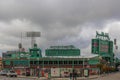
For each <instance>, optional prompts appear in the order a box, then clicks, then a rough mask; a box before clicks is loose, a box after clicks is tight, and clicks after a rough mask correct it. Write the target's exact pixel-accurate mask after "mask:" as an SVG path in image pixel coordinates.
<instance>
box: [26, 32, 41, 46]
mask: <svg viewBox="0 0 120 80" xmlns="http://www.w3.org/2000/svg"><path fill="white" fill-rule="evenodd" d="M26 36H27V37H30V38H31V47H32V48H33V47H34V44H35V43H36V39H35V38H36V37H40V32H34V31H32V32H27V33H26Z"/></svg>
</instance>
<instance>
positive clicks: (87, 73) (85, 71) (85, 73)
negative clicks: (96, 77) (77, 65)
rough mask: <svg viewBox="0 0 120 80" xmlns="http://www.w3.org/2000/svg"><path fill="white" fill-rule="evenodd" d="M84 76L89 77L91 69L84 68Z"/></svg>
mask: <svg viewBox="0 0 120 80" xmlns="http://www.w3.org/2000/svg"><path fill="white" fill-rule="evenodd" d="M84 76H85V77H88V76H89V70H88V69H84Z"/></svg>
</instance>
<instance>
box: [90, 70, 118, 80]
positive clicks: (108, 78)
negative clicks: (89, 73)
mask: <svg viewBox="0 0 120 80" xmlns="http://www.w3.org/2000/svg"><path fill="white" fill-rule="evenodd" d="M90 80H120V72H116V73H110V74H105V75H101V76H100V77H98V78H96V79H90Z"/></svg>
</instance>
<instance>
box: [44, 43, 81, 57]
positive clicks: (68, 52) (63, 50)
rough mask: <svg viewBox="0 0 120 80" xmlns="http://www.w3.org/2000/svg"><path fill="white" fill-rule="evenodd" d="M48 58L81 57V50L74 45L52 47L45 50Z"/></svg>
mask: <svg viewBox="0 0 120 80" xmlns="http://www.w3.org/2000/svg"><path fill="white" fill-rule="evenodd" d="M45 53H46V56H80V49H77V48H75V47H74V46H73V45H69V46H50V49H46V50H45Z"/></svg>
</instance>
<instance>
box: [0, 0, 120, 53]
mask: <svg viewBox="0 0 120 80" xmlns="http://www.w3.org/2000/svg"><path fill="white" fill-rule="evenodd" d="M119 8H120V0H0V50H1V51H7V50H16V49H18V47H17V46H18V43H19V42H20V41H21V33H22V34H23V46H24V47H25V48H26V49H27V48H30V47H31V45H30V44H31V42H30V38H27V37H25V33H26V32H28V31H39V32H41V37H40V38H37V39H36V40H37V43H38V46H39V47H40V48H41V49H42V50H44V49H46V48H49V46H51V45H75V46H76V47H77V48H80V49H81V54H83V55H84V54H85V55H86V54H90V53H91V39H92V38H95V35H96V31H99V32H101V31H103V32H107V33H109V35H110V37H111V40H113V39H114V38H117V41H118V42H117V44H118V46H119V45H120V37H119V36H120V10H119ZM118 52H119V50H118Z"/></svg>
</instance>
